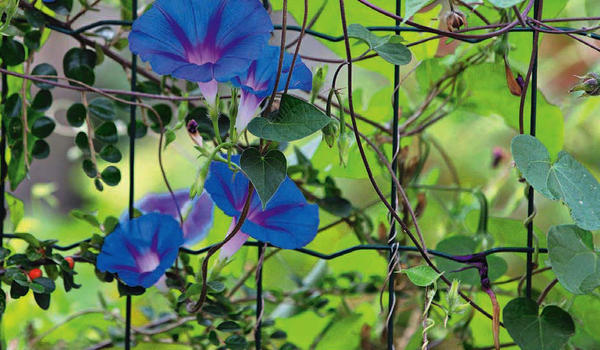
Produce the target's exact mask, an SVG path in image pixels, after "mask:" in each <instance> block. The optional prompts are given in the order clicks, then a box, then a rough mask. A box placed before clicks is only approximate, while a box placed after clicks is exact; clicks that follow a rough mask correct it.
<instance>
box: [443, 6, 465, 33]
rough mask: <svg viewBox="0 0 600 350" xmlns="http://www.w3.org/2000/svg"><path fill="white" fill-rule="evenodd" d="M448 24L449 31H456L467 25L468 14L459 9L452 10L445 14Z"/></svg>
mask: <svg viewBox="0 0 600 350" xmlns="http://www.w3.org/2000/svg"><path fill="white" fill-rule="evenodd" d="M445 19H446V25H447V28H448V31H449V32H454V31H457V30H459V29H460V28H462V26H466V25H467V16H465V14H464V13H462V12H461V11H458V10H451V11H448V12H447V13H446V16H445Z"/></svg>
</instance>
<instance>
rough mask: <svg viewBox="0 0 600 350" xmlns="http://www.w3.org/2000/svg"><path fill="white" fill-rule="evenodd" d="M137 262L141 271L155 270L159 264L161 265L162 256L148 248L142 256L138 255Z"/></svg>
mask: <svg viewBox="0 0 600 350" xmlns="http://www.w3.org/2000/svg"><path fill="white" fill-rule="evenodd" d="M135 262H136V264H137V266H138V268H139V269H140V272H142V273H145V272H151V271H154V270H155V269H156V268H157V267H158V265H160V257H159V256H158V254H157V253H156V252H154V251H152V250H150V249H149V250H147V251H145V252H144V253H143V254H141V255H140V256H138V257H136V261H135Z"/></svg>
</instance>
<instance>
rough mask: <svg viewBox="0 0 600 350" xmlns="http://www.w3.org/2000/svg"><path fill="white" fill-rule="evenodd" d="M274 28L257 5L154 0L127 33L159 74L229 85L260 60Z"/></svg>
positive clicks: (252, 1)
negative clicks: (253, 61)
mask: <svg viewBox="0 0 600 350" xmlns="http://www.w3.org/2000/svg"><path fill="white" fill-rule="evenodd" d="M272 30H273V24H272V23H271V20H270V18H269V15H268V13H267V12H266V10H265V9H264V8H263V7H262V5H261V4H260V2H259V1H258V0H210V1H209V0H178V1H173V0H157V1H155V2H154V5H153V6H152V8H151V9H149V10H148V11H146V13H144V14H143V15H142V16H140V18H138V19H137V20H136V21H135V22H134V24H133V26H132V31H131V33H130V34H129V43H130V49H131V51H132V52H134V53H136V54H138V55H139V56H140V58H141V59H142V60H143V61H148V62H150V64H151V66H152V69H153V70H154V71H155V72H157V73H158V74H162V75H172V76H174V77H176V78H182V79H186V80H190V81H196V82H209V81H211V80H213V79H217V80H218V81H227V80H229V79H231V77H233V76H234V75H235V74H239V73H240V72H243V71H244V70H246V69H247V68H248V66H249V65H250V62H251V61H252V60H253V59H254V58H256V57H258V56H259V55H260V52H261V50H262V49H263V47H264V46H265V45H266V43H267V41H268V39H269V33H270V32H271V31H272Z"/></svg>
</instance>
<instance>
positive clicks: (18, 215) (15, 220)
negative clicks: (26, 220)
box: [6, 193, 25, 231]
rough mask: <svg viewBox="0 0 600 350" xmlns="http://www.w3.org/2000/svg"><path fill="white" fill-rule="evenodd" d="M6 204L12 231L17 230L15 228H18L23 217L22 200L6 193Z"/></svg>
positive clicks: (23, 207) (23, 206)
mask: <svg viewBox="0 0 600 350" xmlns="http://www.w3.org/2000/svg"><path fill="white" fill-rule="evenodd" d="M6 203H7V204H8V211H9V213H10V222H11V224H12V227H13V231H14V230H16V229H17V226H19V223H20V222H21V220H23V217H24V216H25V205H24V204H23V201H22V200H20V199H19V198H17V197H15V196H14V195H12V194H10V193H6Z"/></svg>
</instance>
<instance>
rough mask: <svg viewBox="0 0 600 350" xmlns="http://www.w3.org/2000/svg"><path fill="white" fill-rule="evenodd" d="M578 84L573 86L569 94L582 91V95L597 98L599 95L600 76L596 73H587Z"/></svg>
mask: <svg viewBox="0 0 600 350" xmlns="http://www.w3.org/2000/svg"><path fill="white" fill-rule="evenodd" d="M579 78H580V79H581V80H580V82H579V84H577V85H575V86H573V88H571V90H570V91H569V92H575V91H584V92H585V94H584V95H588V96H599V95H600V75H598V74H596V73H588V74H586V75H585V76H583V77H579Z"/></svg>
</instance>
